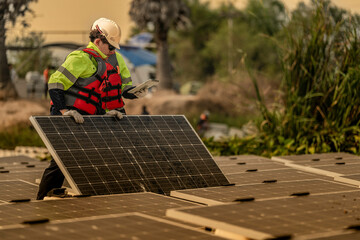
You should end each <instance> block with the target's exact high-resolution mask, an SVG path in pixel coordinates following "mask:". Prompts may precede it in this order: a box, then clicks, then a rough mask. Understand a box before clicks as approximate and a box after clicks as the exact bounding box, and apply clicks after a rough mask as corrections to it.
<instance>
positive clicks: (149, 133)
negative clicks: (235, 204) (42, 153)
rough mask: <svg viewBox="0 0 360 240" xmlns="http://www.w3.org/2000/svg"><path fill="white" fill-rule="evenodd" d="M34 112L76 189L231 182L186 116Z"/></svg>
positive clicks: (164, 190) (162, 189) (166, 189)
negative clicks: (80, 120) (78, 115)
mask: <svg viewBox="0 0 360 240" xmlns="http://www.w3.org/2000/svg"><path fill="white" fill-rule="evenodd" d="M84 120H85V121H84V123H83V124H77V123H75V121H74V120H73V119H72V118H71V117H66V116H34V117H31V118H30V121H31V122H32V124H33V125H34V127H35V129H36V130H37V132H38V133H39V135H40V137H41V138H42V140H43V141H44V143H45V145H46V147H47V148H48V150H49V151H50V153H51V155H52V156H53V157H54V159H55V161H56V163H57V164H58V166H59V168H60V169H61V171H62V172H63V173H64V175H65V178H66V179H67V181H68V182H69V184H70V186H71V187H72V189H73V191H74V192H75V193H76V194H85V195H103V194H116V193H131V192H145V191H147V192H155V193H161V194H169V193H170V191H171V190H177V189H189V188H202V187H213V186H222V185H227V184H229V182H228V180H227V179H226V177H225V176H224V175H223V173H222V172H221V170H220V169H219V167H218V166H217V164H216V163H215V161H214V159H213V158H212V156H211V154H210V153H209V152H208V150H207V149H206V147H205V145H204V144H203V142H202V141H201V139H200V138H199V137H198V135H197V134H196V133H195V131H194V130H193V128H192V127H191V125H190V124H189V122H188V121H187V119H186V118H185V117H184V116H182V115H181V116H180V115H177V116H170V115H168V116H125V117H124V118H123V119H121V120H119V119H116V118H115V117H111V116H84Z"/></svg>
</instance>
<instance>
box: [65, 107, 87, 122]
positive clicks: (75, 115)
mask: <svg viewBox="0 0 360 240" xmlns="http://www.w3.org/2000/svg"><path fill="white" fill-rule="evenodd" d="M63 115H64V116H71V117H73V118H74V120H75V122H76V123H83V122H84V118H83V116H82V115H81V114H80V113H79V112H78V111H76V110H68V111H66V112H65V113H63Z"/></svg>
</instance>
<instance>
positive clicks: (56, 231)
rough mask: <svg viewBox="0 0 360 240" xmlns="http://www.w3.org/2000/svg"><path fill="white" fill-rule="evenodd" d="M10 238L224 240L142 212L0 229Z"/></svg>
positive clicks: (4, 238) (3, 236) (4, 237)
mask: <svg viewBox="0 0 360 240" xmlns="http://www.w3.org/2000/svg"><path fill="white" fill-rule="evenodd" d="M0 235H1V239H2V240H6V239H9V240H10V239H11V240H13V239H49V238H50V239H102V240H107V239H109V240H110V239H164V240H165V239H174V240H176V239H178V240H182V239H194V240H197V239H198V240H201V239H203V240H207V239H214V240H215V239H223V238H220V237H217V236H215V235H213V234H211V233H208V232H205V231H201V230H199V229H196V228H191V227H188V226H184V225H180V224H177V223H174V222H170V221H164V220H163V219H158V218H154V217H151V216H147V215H144V214H140V213H130V214H112V215H103V216H97V217H87V218H86V217H84V218H77V219H69V220H60V221H55V222H52V221H50V222H48V223H43V224H36V225H30V226H29V225H28V226H14V227H12V228H8V229H3V230H1V229H0Z"/></svg>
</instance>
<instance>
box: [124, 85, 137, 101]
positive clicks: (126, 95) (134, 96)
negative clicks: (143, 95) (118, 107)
mask: <svg viewBox="0 0 360 240" xmlns="http://www.w3.org/2000/svg"><path fill="white" fill-rule="evenodd" d="M133 88H134V87H130V88H128V89H126V90H124V92H123V93H122V96H123V98H127V99H135V98H138V97H137V96H136V95H135V94H132V93H129V92H128V91H129V90H131V89H133Z"/></svg>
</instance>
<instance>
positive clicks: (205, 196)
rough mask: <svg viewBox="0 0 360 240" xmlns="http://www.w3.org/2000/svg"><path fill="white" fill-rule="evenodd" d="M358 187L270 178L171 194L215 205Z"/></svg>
mask: <svg viewBox="0 0 360 240" xmlns="http://www.w3.org/2000/svg"><path fill="white" fill-rule="evenodd" d="M355 190H357V188H355V187H352V186H348V185H345V184H341V183H336V182H331V181H325V180H320V179H318V180H301V181H293V182H279V183H278V182H276V181H269V182H265V183H260V184H249V185H241V186H228V187H211V188H200V189H186V190H177V191H171V194H170V195H171V196H173V197H177V198H181V199H185V200H189V201H193V202H198V203H202V204H206V205H209V206H211V205H217V204H224V203H229V202H236V201H242V200H244V199H252V198H253V199H255V200H265V199H271V198H272V199H274V198H286V197H292V196H297V195H301V194H310V195H314V194H315V195H316V194H324V193H335V192H338V193H339V192H350V191H355Z"/></svg>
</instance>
